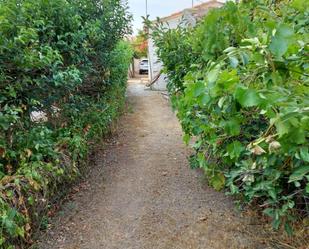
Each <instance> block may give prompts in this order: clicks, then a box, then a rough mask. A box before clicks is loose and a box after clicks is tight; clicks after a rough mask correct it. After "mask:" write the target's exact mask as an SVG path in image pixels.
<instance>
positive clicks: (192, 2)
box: [192, 0, 194, 8]
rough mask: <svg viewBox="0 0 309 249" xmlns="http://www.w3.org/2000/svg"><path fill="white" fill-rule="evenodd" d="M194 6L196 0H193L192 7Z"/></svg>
mask: <svg viewBox="0 0 309 249" xmlns="http://www.w3.org/2000/svg"><path fill="white" fill-rule="evenodd" d="M193 6H194V0H192V8H193Z"/></svg>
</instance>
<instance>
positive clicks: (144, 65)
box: [139, 59, 149, 74]
mask: <svg viewBox="0 0 309 249" xmlns="http://www.w3.org/2000/svg"><path fill="white" fill-rule="evenodd" d="M148 70H149V69H148V59H142V60H141V62H140V63H139V74H143V73H146V74H148Z"/></svg>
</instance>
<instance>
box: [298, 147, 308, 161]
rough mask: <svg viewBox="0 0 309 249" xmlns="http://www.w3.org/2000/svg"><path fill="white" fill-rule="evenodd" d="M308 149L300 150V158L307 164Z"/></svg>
mask: <svg viewBox="0 0 309 249" xmlns="http://www.w3.org/2000/svg"><path fill="white" fill-rule="evenodd" d="M308 150H309V149H308V147H302V148H301V149H300V158H301V159H302V160H304V161H305V162H309V151H308Z"/></svg>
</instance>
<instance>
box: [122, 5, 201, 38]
mask: <svg viewBox="0 0 309 249" xmlns="http://www.w3.org/2000/svg"><path fill="white" fill-rule="evenodd" d="M203 2H207V1H206V0H194V4H196V5H197V4H200V3H203ZM128 3H129V7H130V12H131V13H132V14H133V18H134V21H133V30H134V34H136V33H137V30H138V29H141V28H142V27H143V24H142V23H143V20H142V18H141V16H145V15H146V14H145V13H146V0H128ZM191 6H192V0H148V14H149V15H150V20H155V19H156V17H165V16H169V15H171V14H173V13H175V12H178V11H181V10H183V9H186V8H190V7H191Z"/></svg>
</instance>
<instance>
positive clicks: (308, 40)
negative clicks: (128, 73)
mask: <svg viewBox="0 0 309 249" xmlns="http://www.w3.org/2000/svg"><path fill="white" fill-rule="evenodd" d="M308 17H309V5H308V1H305V0H292V1H287V0H286V1H266V0H259V1H243V2H242V3H240V4H235V3H232V2H228V3H226V4H225V5H224V6H223V7H222V8H220V9H213V10H211V11H210V12H209V14H208V15H207V16H206V17H205V18H204V19H203V20H202V21H201V22H200V23H199V24H198V25H197V26H196V27H193V28H192V27H187V28H182V27H178V28H177V29H175V30H167V29H165V28H164V25H163V24H157V25H155V26H154V27H152V29H153V37H154V40H155V43H156V45H157V47H158V54H159V56H160V58H161V60H162V61H163V63H164V66H165V68H164V71H165V72H166V73H167V74H168V78H169V84H168V88H169V91H170V93H171V95H172V103H173V106H174V107H175V109H176V110H177V116H178V118H179V119H180V121H181V124H182V127H183V130H184V132H185V136H184V140H185V142H186V143H189V142H190V140H191V139H192V138H194V139H193V141H194V144H193V148H194V149H195V151H196V154H195V155H194V156H192V157H191V158H190V162H191V164H192V166H194V167H201V168H203V169H204V170H205V174H206V175H207V177H208V179H209V184H210V185H212V186H213V187H214V188H215V189H217V190H221V189H222V188H224V187H226V188H227V190H229V193H230V194H233V195H238V196H242V198H243V200H244V201H245V202H247V203H254V204H256V205H259V206H260V207H262V208H263V210H264V213H265V214H266V215H268V216H270V217H271V218H272V220H273V226H274V227H275V228H279V227H280V225H281V224H283V225H284V227H285V229H286V231H287V232H289V233H291V227H290V223H291V221H293V219H294V217H295V216H294V215H293V214H294V212H295V210H298V211H299V214H300V215H302V216H308V213H309V206H308V203H309V151H308V137H309V109H308V106H309V85H308V84H309V78H308V76H309V64H308V63H309V61H308V55H309V45H308V44H309V36H308V27H309V25H308V24H309V18H308Z"/></svg>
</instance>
